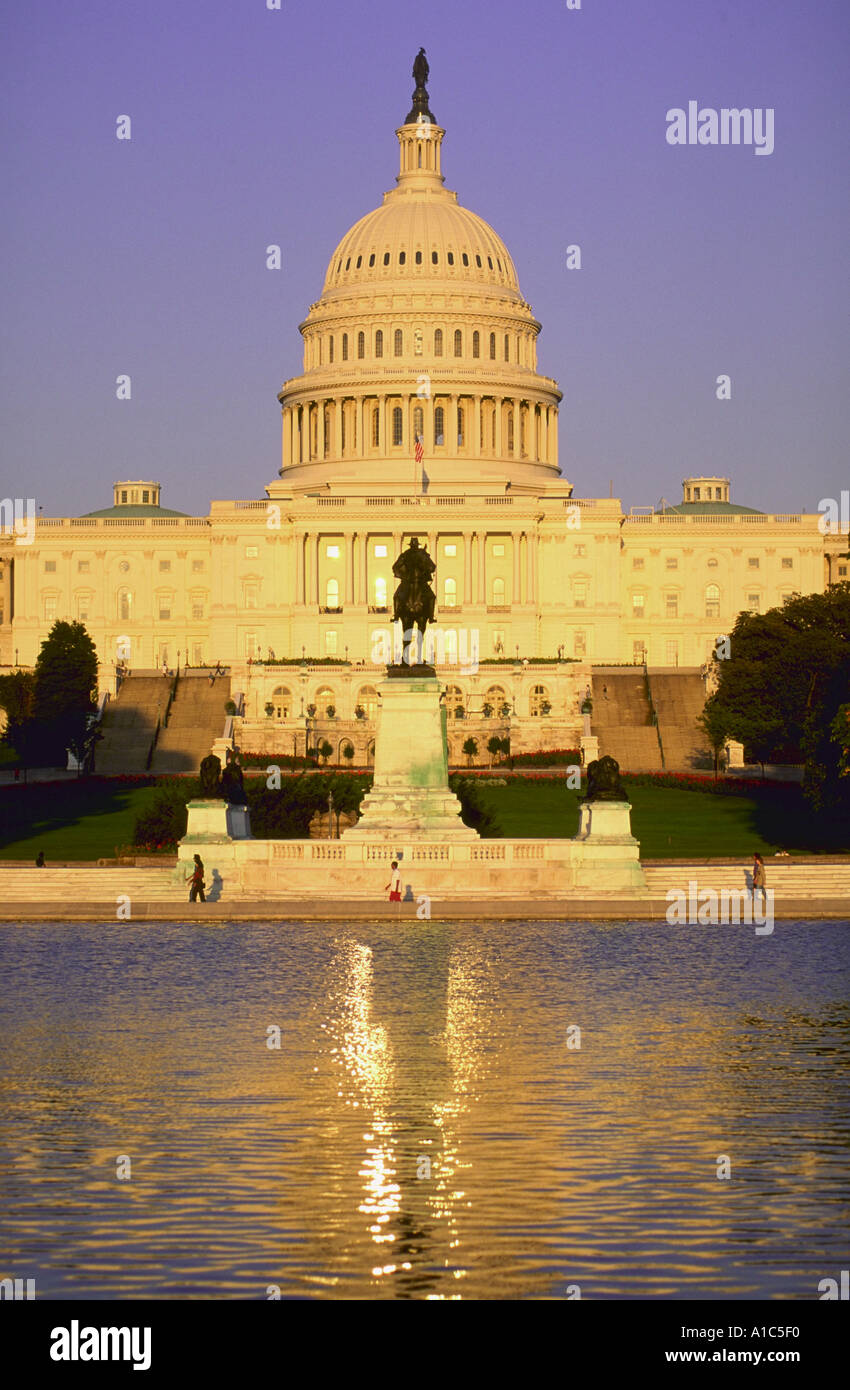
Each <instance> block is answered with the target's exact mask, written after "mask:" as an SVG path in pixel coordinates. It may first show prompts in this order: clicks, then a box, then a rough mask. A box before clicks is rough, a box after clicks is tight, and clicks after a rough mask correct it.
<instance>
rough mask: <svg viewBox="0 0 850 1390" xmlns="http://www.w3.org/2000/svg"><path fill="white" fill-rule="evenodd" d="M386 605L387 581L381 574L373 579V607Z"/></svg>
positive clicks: (384, 606)
mask: <svg viewBox="0 0 850 1390" xmlns="http://www.w3.org/2000/svg"><path fill="white" fill-rule="evenodd" d="M386 606H387V581H386V579H384V578H383V577H382V576H381V575H378V577H377V579H376V580H375V607H376V608H386Z"/></svg>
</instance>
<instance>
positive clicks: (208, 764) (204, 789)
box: [201, 753, 221, 797]
mask: <svg viewBox="0 0 850 1390" xmlns="http://www.w3.org/2000/svg"><path fill="white" fill-rule="evenodd" d="M220 779H221V758H217V757H216V755H215V753H208V754H207V756H206V757H205V758H204V760H203V762H202V763H201V796H205V797H217V796H218V794H219V782H220Z"/></svg>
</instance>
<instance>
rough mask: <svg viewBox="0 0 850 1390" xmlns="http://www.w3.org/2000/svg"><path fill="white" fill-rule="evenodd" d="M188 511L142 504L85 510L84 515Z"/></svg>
mask: <svg viewBox="0 0 850 1390" xmlns="http://www.w3.org/2000/svg"><path fill="white" fill-rule="evenodd" d="M188 515H189V513H188V512H172V511H171V510H170V509H169V508H168V507H150V506H148V507H145V506H142V505H141V504H138V505H136V506H126V507H101V509H100V510H99V511H97V512H83V516H119V517H120V516H188Z"/></svg>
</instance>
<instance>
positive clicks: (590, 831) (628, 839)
mask: <svg viewBox="0 0 850 1390" xmlns="http://www.w3.org/2000/svg"><path fill="white" fill-rule="evenodd" d="M576 839H577V840H583V841H588V840H592V841H596V842H599V843H603V844H609V845H611V844H620V845H623V844H626V845H636V844H637V840H636V839H635V838H634V836H633V835H632V808H631V803H630V802H628V801H582V802H580V803H579V824H578V834H577V835H576Z"/></svg>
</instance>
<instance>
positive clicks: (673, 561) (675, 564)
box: [666, 555, 679, 570]
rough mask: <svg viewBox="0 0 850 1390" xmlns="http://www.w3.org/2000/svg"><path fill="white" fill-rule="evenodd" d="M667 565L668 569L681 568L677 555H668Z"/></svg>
mask: <svg viewBox="0 0 850 1390" xmlns="http://www.w3.org/2000/svg"><path fill="white" fill-rule="evenodd" d="M666 565H667V569H668V570H677V569H678V568H679V561H678V560H677V558H676V556H675V555H668V556H667V560H666Z"/></svg>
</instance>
